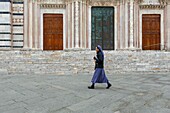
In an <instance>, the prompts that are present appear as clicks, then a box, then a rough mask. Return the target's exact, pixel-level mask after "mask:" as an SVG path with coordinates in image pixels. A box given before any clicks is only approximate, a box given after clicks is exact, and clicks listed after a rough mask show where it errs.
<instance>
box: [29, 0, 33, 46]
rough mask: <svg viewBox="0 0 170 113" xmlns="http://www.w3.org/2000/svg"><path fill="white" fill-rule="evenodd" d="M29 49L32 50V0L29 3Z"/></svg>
mask: <svg viewBox="0 0 170 113" xmlns="http://www.w3.org/2000/svg"><path fill="white" fill-rule="evenodd" d="M28 26H29V36H28V37H29V40H28V41H29V45H28V46H29V48H32V0H30V1H29V24H28Z"/></svg>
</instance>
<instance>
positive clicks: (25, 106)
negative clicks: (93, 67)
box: [0, 72, 170, 113]
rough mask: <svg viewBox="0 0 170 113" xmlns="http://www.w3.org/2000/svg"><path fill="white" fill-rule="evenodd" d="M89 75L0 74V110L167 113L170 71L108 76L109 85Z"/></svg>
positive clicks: (19, 112) (8, 112) (1, 112)
mask: <svg viewBox="0 0 170 113" xmlns="http://www.w3.org/2000/svg"><path fill="white" fill-rule="evenodd" d="M91 78H92V74H79V75H54V74H53V75H50V74H49V75H45V74H37V75H35V74H30V75H24V74H23V75H22V74H18V75H8V74H4V73H3V72H2V73H0V113H170V84H169V80H170V73H166V74H154V73H152V74H146V73H145V74H135V73H131V74H113V75H108V78H109V80H110V82H111V83H112V87H111V88H110V89H106V88H105V87H106V84H96V86H95V89H94V90H93V89H88V88H87V86H89V85H90V84H91V83H90V80H91Z"/></svg>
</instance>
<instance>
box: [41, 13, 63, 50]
mask: <svg viewBox="0 0 170 113" xmlns="http://www.w3.org/2000/svg"><path fill="white" fill-rule="evenodd" d="M43 18H44V23H43V24H44V31H43V32H44V44H43V46H44V50H63V15H62V14H44V17H43Z"/></svg>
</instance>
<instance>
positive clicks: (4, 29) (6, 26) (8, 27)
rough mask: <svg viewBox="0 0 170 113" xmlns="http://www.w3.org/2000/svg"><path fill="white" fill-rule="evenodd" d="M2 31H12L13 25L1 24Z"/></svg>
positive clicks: (0, 30)
mask: <svg viewBox="0 0 170 113" xmlns="http://www.w3.org/2000/svg"><path fill="white" fill-rule="evenodd" d="M0 32H8V33H9V32H11V26H10V25H0Z"/></svg>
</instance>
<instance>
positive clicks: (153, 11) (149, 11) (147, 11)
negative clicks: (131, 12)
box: [139, 9, 164, 50]
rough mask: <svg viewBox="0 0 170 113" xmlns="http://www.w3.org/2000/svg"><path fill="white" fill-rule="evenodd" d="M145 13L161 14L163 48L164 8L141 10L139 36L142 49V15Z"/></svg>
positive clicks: (162, 43)
mask: <svg viewBox="0 0 170 113" xmlns="http://www.w3.org/2000/svg"><path fill="white" fill-rule="evenodd" d="M143 14H160V27H161V28H160V41H161V47H160V50H162V49H163V48H164V47H163V45H164V23H163V18H164V15H163V10H148V9H147V10H140V19H139V36H140V49H142V15H143Z"/></svg>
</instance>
